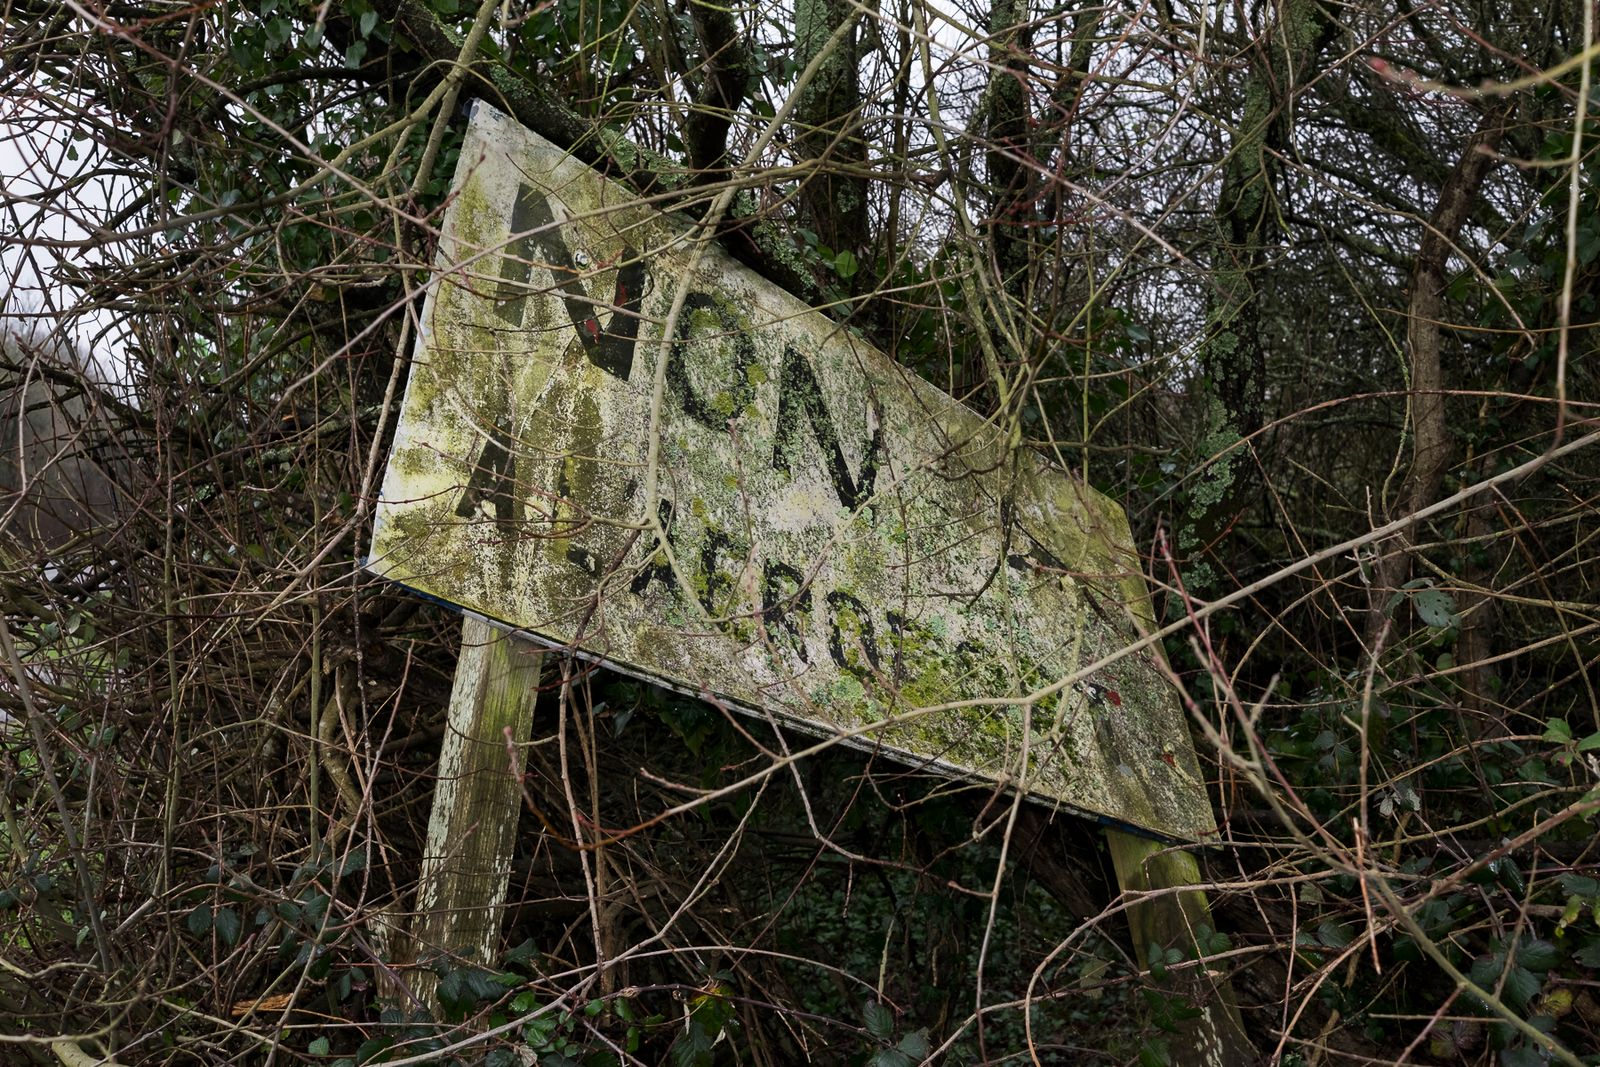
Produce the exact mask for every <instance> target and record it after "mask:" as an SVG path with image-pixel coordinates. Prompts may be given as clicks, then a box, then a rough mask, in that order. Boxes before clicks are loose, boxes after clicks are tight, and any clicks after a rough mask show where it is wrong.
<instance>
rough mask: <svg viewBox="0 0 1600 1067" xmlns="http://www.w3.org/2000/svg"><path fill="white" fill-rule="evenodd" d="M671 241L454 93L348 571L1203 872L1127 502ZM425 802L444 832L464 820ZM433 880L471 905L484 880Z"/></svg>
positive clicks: (664, 228) (1205, 1024)
mask: <svg viewBox="0 0 1600 1067" xmlns="http://www.w3.org/2000/svg"><path fill="white" fill-rule="evenodd" d="M687 234H688V231H687V230H686V226H685V223H684V222H683V221H682V220H681V219H677V218H674V217H671V216H668V215H664V214H662V213H660V212H659V211H656V210H654V209H653V208H651V207H649V206H648V205H646V204H643V203H641V202H639V201H638V200H636V199H635V198H633V197H632V196H631V195H629V194H628V193H627V192H625V191H624V190H622V189H620V188H619V187H618V186H617V185H615V184H614V183H611V182H608V181H607V180H605V179H604V178H602V177H601V176H600V175H599V174H598V173H596V172H595V171H593V170H591V169H590V168H588V167H586V166H584V165H583V164H581V163H580V162H578V161H577V160H575V159H573V158H571V157H570V156H569V155H567V154H566V153H564V152H563V151H561V150H560V149H559V148H557V147H556V146H555V145H552V144H550V143H549V142H547V141H545V140H543V139H542V138H540V137H538V136H537V135H535V134H533V133H531V132H529V131H527V130H525V129H523V128H521V127H520V126H518V125H517V124H516V123H515V122H513V121H512V120H511V119H509V118H507V117H506V116H504V115H501V114H499V113H498V112H496V111H494V110H493V109H492V108H489V107H487V106H485V105H483V104H481V103H480V104H478V105H476V106H475V108H474V111H473V117H472V122H471V125H470V127H469V129H468V131H467V136H466V138H465V141H464V143H463V146H462V149H461V154H460V163H459V165H458V168H457V172H456V176H455V180H454V184H453V186H452V195H451V201H450V206H449V208H448V210H447V212H446V214H445V218H444V223H443V239H442V240H441V242H440V248H439V261H438V273H437V275H436V280H435V283H434V285H433V287H432V289H431V290H430V292H429V296H428V302H427V307H426V308H425V310H424V313H423V318H424V324H423V331H424V332H423V338H422V347H421V350H420V352H419V355H418V358H417V359H416V361H415V363H414V365H413V369H412V374H411V378H410V381H409V384H408V386H407V392H406V400H405V405H404V409H403V411H402V415H401V419H400V423H399V426H398V428H397V430H396V436H395V444H394V450H393V453H392V455H391V458H390V462H389V467H388V471H387V475H386V479H385V482H384V489H383V498H382V500H381V501H380V503H379V506H378V509H377V518H376V524H375V529H374V533H373V547H372V556H371V558H370V560H369V561H368V566H369V567H370V568H371V569H373V570H374V571H376V572H377V573H379V574H383V575H385V576H387V577H389V578H392V579H394V580H395V581H398V582H402V583H404V584H406V585H408V586H410V587H413V588H415V589H418V590H420V591H422V592H425V593H427V594H429V595H431V596H434V597H437V598H439V599H442V600H445V601H448V602H450V603H453V604H457V605H460V606H462V607H464V608H465V609H467V610H468V611H469V612H472V613H475V614H477V615H480V616H483V617H486V618H490V619H494V620H498V621H500V622H502V623H504V624H506V625H507V626H509V627H511V628H514V629H516V630H518V631H519V632H522V633H526V634H528V635H530V636H532V637H534V638H536V639H537V640H540V641H544V642H546V643H548V644H550V645H552V646H555V647H560V648H563V649H569V650H572V651H574V652H576V653H578V654H580V655H585V656H590V657H593V658H597V659H602V660H604V661H605V662H607V663H610V664H613V665H615V666H617V667H619V668H621V669H623V670H626V671H628V672H630V673H632V674H634V675H636V676H640V677H643V678H647V679H650V680H652V681H655V682H657V683H659V684H662V685H667V686H672V687H675V688H678V689H680V690H682V691H685V692H688V693H691V694H703V695H708V696H714V697H715V698H716V699H717V700H718V701H719V702H720V703H721V704H723V705H724V706H727V707H731V708H735V709H739V710H746V711H750V712H752V713H757V714H763V715H772V716H776V717H777V718H779V719H780V720H782V721H783V722H785V723H787V724H788V725H790V726H792V727H794V728H795V729H798V730H801V731H805V732H808V733H811V734H813V735H815V736H820V737H823V738H827V739H837V740H838V741H839V742H840V743H844V744H852V745H857V746H860V747H867V748H871V749H873V750H874V751H877V752H882V753H885V754H888V755H893V756H896V757H898V758H900V759H903V760H905V761H907V762H910V763H913V764H916V765H920V766H925V767H933V768H937V769H939V770H941V771H943V772H945V773H948V774H950V775H952V776H959V777H964V778H969V779H973V780H977V781H988V782H996V783H1000V784H1002V785H1003V786H1005V787H1007V788H1015V789H1018V790H1020V791H1022V792H1023V793H1024V794H1026V795H1028V796H1031V797H1035V798H1038V799H1041V800H1044V801H1047V802H1048V803H1050V804H1051V805H1053V806H1057V807H1061V808H1065V809H1067V810H1070V811H1072V812H1074V813H1076V814H1079V815H1083V816H1087V817H1089V818H1092V819H1096V820H1098V821H1099V822H1101V823H1102V824H1104V825H1106V826H1108V827H1109V828H1110V832H1111V838H1110V841H1111V849H1112V853H1113V855H1114V857H1115V859H1116V866H1117V872H1118V878H1119V881H1120V882H1121V883H1122V885H1123V886H1124V888H1125V889H1130V890H1135V891H1145V890H1162V889H1170V888H1175V887H1179V886H1183V885H1193V884H1195V883H1196V881H1197V873H1198V872H1197V870H1196V868H1195V864H1194V860H1193V857H1192V856H1188V855H1185V854H1183V853H1181V852H1161V851H1160V849H1159V848H1158V846H1157V845H1156V844H1155V842H1154V841H1153V840H1150V839H1149V838H1157V839H1162V840H1166V841H1171V842H1193V843H1197V844H1203V843H1204V842H1205V841H1207V840H1208V839H1209V838H1210V837H1211V836H1212V835H1214V834H1215V831H1216V823H1215V817H1214V816H1213V814H1212V811H1211V806H1210V801H1209V799H1208V797H1207V795H1206V791H1205V786H1204V783H1203V781H1202V780H1201V777H1200V775H1201V771H1200V766H1199V762H1198V760H1197V759H1196V757H1195V753H1194V747H1193V743H1192V741H1191V739H1190V736H1189V732H1188V724H1187V722H1186V721H1185V719H1184V716H1183V712H1182V709H1181V708H1180V707H1179V706H1178V703H1177V700H1176V697H1175V694H1174V693H1173V692H1172V690H1171V688H1170V686H1169V685H1168V683H1167V681H1166V679H1165V677H1164V675H1163V674H1162V673H1161V671H1159V670H1158V669H1157V665H1156V663H1155V662H1154V661H1153V660H1152V659H1151V658H1150V656H1151V653H1150V652H1129V651H1128V650H1129V649H1130V648H1131V647H1133V646H1134V645H1135V643H1136V641H1137V638H1138V634H1139V632H1140V630H1141V627H1147V626H1148V623H1149V616H1148V612H1149V607H1148V596H1147V591H1146V589H1145V585H1144V580H1143V578H1142V576H1141V574H1140V570H1139V567H1138V560H1137V557H1136V556H1135V554H1134V552H1133V548H1132V544H1131V537H1130V534H1129V531H1128V523H1127V519H1126V517H1125V516H1124V515H1123V513H1122V510H1121V508H1120V507H1118V506H1117V505H1116V504H1115V503H1114V502H1112V501H1110V500H1108V499H1107V498H1105V497H1104V496H1102V495H1100V494H1099V493H1097V492H1095V491H1094V490H1093V489H1092V488H1090V487H1088V486H1087V485H1085V484H1084V483H1083V482H1082V481H1080V480H1078V479H1075V478H1073V477H1071V476H1069V475H1067V474H1066V473H1064V472H1062V471H1060V470H1057V469H1055V468H1052V467H1050V466H1049V465H1048V464H1047V463H1045V462H1044V461H1043V460H1042V459H1041V458H1040V457H1038V456H1037V455H1035V454H1034V453H1033V452H1031V451H1030V450H1027V449H1024V448H1020V447H1018V446H1017V445H1016V443H1015V442H1014V441H1013V440H1011V439H1010V438H1009V436H1008V435H1007V434H1006V433H1005V432H1003V431H1002V430H1000V429H997V428H996V427H995V426H994V425H992V424H991V423H990V422H988V421H986V420H984V419H983V418H981V417H979V416H978V415H977V414H976V413H975V412H973V411H971V410H970V409H968V408H965V407H963V406H962V405H961V404H959V403H957V402H956V401H954V400H952V399H951V398H950V397H949V396H947V395H946V394H944V393H942V392H940V391H939V390H938V389H936V388H934V387H933V386H932V385H930V384H928V383H927V382H925V381H923V380H921V379H920V378H918V377H916V376H915V375H914V374H912V373H910V372H909V371H907V370H906V369H905V368H903V367H901V366H899V365H897V364H896V363H895V362H894V361H893V360H891V359H889V358H888V357H887V356H885V355H884V354H883V353H881V352H879V351H877V350H876V349H874V348H872V347H871V346H870V345H868V344H866V343H865V342H864V341H862V340H860V339H859V338H857V337H855V336H854V335H853V334H851V333H850V332H848V331H847V330H845V329H844V328H842V327H840V326H839V325H838V324H837V323H835V322H833V321H831V320H830V319H828V318H827V317H826V316H824V315H822V314H821V313H819V312H817V311H815V310H813V309H811V308H809V307H807V306H806V305H805V304H803V303H801V302H800V301H798V300H797V299H795V298H794V297H793V296H791V295H789V294H788V293H786V292H784V291H782V290H781V289H778V288H777V287H775V286H773V285H772V284H771V283H769V282H766V281H765V280H763V279H761V278H760V277H758V276H757V275H755V274H754V273H752V272H751V271H749V270H747V269H745V268H744V267H742V266H740V265H739V264H737V263H736V262H735V261H734V260H733V259H732V258H731V257H730V256H728V255H727V254H725V253H724V252H722V251H721V250H720V249H718V248H715V247H710V248H705V247H696V246H695V245H694V244H693V240H692V238H690V237H688V236H687ZM647 494H650V496H649V497H648V498H647ZM457 682H458V686H459V685H461V684H462V677H461V675H458V678H457ZM530 688H531V687H530ZM497 714H499V713H497ZM508 714H509V713H508ZM500 721H501V720H500V719H495V722H496V723H499V722H500ZM496 728H497V729H498V726H496ZM460 733H461V734H462V736H466V735H467V734H468V733H469V731H467V730H465V729H463V730H461V731H460ZM480 736H481V735H480ZM501 745H502V746H503V740H502V741H501ZM491 747H492V746H491ZM485 758H486V759H487V757H485ZM502 759H503V753H502ZM490 762H493V761H490ZM502 766H504V764H503V763H502ZM513 781H514V779H513V778H512V776H511V775H509V774H507V775H505V776H504V779H503V780H502V782H503V783H506V782H513ZM444 796H445V794H443V793H441V797H442V798H443V797H444ZM509 796H510V793H509V791H507V792H506V793H505V794H504V796H503V797H502V799H503V800H504V799H506V798H508V797H509ZM502 810H504V809H502ZM435 815H436V818H437V819H448V820H452V821H447V822H440V823H436V826H437V827H438V828H439V833H440V834H441V835H442V837H441V840H453V831H452V830H451V829H450V827H453V826H458V825H465V826H476V825H481V822H475V821H474V820H481V816H480V815H478V814H474V813H473V812H472V811H471V810H469V811H467V812H466V813H464V814H460V815H451V816H444V815H441V814H440V813H439V811H438V809H437V808H436V810H435ZM461 820H464V822H463V821H461ZM510 822H511V819H510V817H509V816H508V817H507V819H506V823H507V825H509V824H510ZM1123 831H1129V832H1127V833H1124V832H1123ZM1135 835H1147V836H1135ZM433 838H434V835H433V834H431V833H430V840H433ZM510 844H511V839H510V838H500V839H498V844H497V845H495V846H494V848H496V849H499V850H500V852H499V853H496V854H497V855H501V854H508V850H509V848H510ZM490 851H493V849H491V850H490ZM431 852H432V846H430V854H431ZM442 866H443V867H444V868H446V869H447V868H448V867H449V864H448V863H443V864H442ZM486 869H487V868H486ZM495 869H501V868H495ZM500 884H503V882H502V883H500ZM473 887H476V888H473ZM459 892H460V893H464V894H475V895H476V896H475V897H474V899H473V900H468V899H466V898H464V897H462V896H457V898H456V904H457V905H458V906H466V907H469V908H471V909H473V911H474V914H477V913H480V912H485V911H486V910H489V911H492V908H487V907H486V906H485V905H484V903H483V902H484V901H485V900H487V899H488V897H487V895H486V894H487V893H488V892H489V886H488V883H487V882H472V881H468V880H464V881H463V882H462V887H461V889H460V890H459ZM425 893H428V894H433V893H436V890H434V889H431V888H429V889H425ZM440 899H442V898H440V897H437V896H429V897H427V900H429V901H438V900H440ZM496 902H497V901H496ZM438 910H439V908H438V907H431V908H430V909H429V914H430V915H431V914H432V913H433V912H434V911H438ZM1131 918H1132V922H1131V925H1132V927H1133V931H1134V940H1135V946H1134V947H1135V950H1136V952H1137V955H1138V958H1140V959H1141V960H1143V959H1146V958H1147V953H1148V951H1149V946H1150V945H1152V944H1155V945H1158V946H1160V948H1161V950H1162V952H1163V953H1164V952H1165V950H1166V949H1167V948H1169V947H1180V948H1186V947H1188V946H1192V945H1193V944H1194V943H1195V933H1196V930H1197V928H1198V926H1199V925H1201V924H1202V923H1203V922H1204V919H1205V900H1204V895H1203V894H1202V893H1200V892H1199V891H1197V890H1189V891H1183V892H1173V893H1161V892H1156V893H1153V894H1152V895H1150V896H1149V897H1148V898H1147V899H1144V900H1143V901H1142V902H1141V903H1139V904H1138V905H1137V906H1136V907H1134V908H1133V909H1132V915H1131ZM430 921H432V920H431V919H426V920H425V921H424V926H425V925H426V923H427V922H430ZM439 936H440V938H441V939H445V937H446V935H442V934H441V935H439ZM449 936H450V937H454V936H455V935H454V934H452V935H449ZM486 938H487V940H485V939H486ZM468 940H471V941H472V945H473V946H476V947H475V949H474V950H475V951H478V952H480V954H481V953H483V952H487V951H488V948H490V947H492V934H491V933H490V932H486V931H485V929H484V928H483V927H481V926H478V927H474V928H473V930H472V932H471V935H470V938H468ZM1164 958H1165V957H1164V956H1163V961H1164ZM1182 973H1183V974H1184V975H1185V977H1184V978H1182V979H1181V980H1180V981H1179V982H1178V983H1177V984H1174V985H1172V986H1170V987H1169V988H1172V989H1173V990H1174V991H1175V992H1176V993H1178V994H1181V995H1184V996H1187V997H1190V998H1191V999H1193V1000H1194V1001H1197V1002H1199V1003H1200V1006H1201V1011H1200V1012H1199V1013H1198V1015H1197V1016H1196V1017H1195V1018H1193V1019H1191V1020H1189V1021H1188V1022H1187V1023H1185V1024H1184V1026H1185V1027H1186V1028H1185V1029H1182V1030H1181V1032H1180V1033H1179V1034H1178V1035H1177V1036H1176V1037H1175V1038H1174V1040H1173V1041H1172V1047H1171V1058H1172V1061H1173V1062H1174V1063H1175V1064H1180V1065H1190V1064H1193V1065H1200V1064H1205V1065H1207V1067H1211V1065H1217V1064H1224V1065H1231V1064H1242V1063H1245V1062H1248V1061H1249V1060H1250V1059H1252V1058H1253V1055H1252V1053H1251V1051H1250V1048H1249V1044H1248V1042H1247V1041H1246V1040H1245V1038H1244V1035H1243V1033H1242V1029H1241V1028H1240V1026H1239V1024H1238V1015H1237V1012H1236V1010H1235V1009H1234V1008H1233V1005H1232V1001H1231V999H1230V997H1229V995H1228V992H1227V989H1226V983H1225V982H1221V981H1219V980H1216V979H1214V978H1213V977H1212V976H1210V975H1209V974H1208V973H1207V972H1205V971H1204V970H1203V969H1200V968H1190V969H1187V970H1185V971H1183V972H1182Z"/></svg>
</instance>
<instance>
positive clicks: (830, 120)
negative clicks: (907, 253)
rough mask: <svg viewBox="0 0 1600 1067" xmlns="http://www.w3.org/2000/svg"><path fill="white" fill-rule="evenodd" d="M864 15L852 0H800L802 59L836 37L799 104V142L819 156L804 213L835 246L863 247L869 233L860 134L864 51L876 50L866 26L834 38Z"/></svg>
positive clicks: (805, 191) (797, 18) (803, 198)
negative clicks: (844, 27) (867, 38)
mask: <svg viewBox="0 0 1600 1067" xmlns="http://www.w3.org/2000/svg"><path fill="white" fill-rule="evenodd" d="M859 18H860V15H859V9H858V8H857V6H856V5H855V4H854V3H851V2H850V0H800V2H799V3H797V4H796V5H795V12H794V39H795V61H796V62H797V63H799V64H800V66H802V67H805V66H807V65H809V64H810V63H811V61H812V60H813V59H815V58H816V57H817V56H818V54H819V53H821V52H822V50H823V49H824V48H828V47H829V46H830V45H829V42H832V46H831V47H832V52H831V54H829V55H827V56H825V57H824V58H823V61H822V65H821V66H820V67H819V68H818V70H817V72H816V75H815V76H814V77H813V78H812V79H811V84H810V85H808V86H806V88H805V89H804V90H802V92H803V93H804V95H803V97H802V98H801V101H800V106H799V107H798V108H797V109H796V113H795V117H796V121H797V125H798V129H797V131H796V139H795V140H796V145H797V147H798V148H799V150H800V154H801V155H802V156H804V157H805V158H806V159H809V160H813V161H815V162H816V164H817V168H816V170H815V171H814V172H813V174H812V175H811V177H810V178H808V179H807V181H806V183H805V185H804V186H803V187H802V188H801V190H800V207H801V216H802V219H803V221H804V224H805V225H807V226H809V227H810V228H811V229H812V230H813V231H814V232H815V233H816V235H817V239H818V240H819V241H820V242H821V243H822V244H824V245H826V246H828V247H829V248H831V249H833V250H834V251H836V252H840V251H849V252H853V253H860V252H861V251H862V250H863V248H864V247H865V245H866V239H867V180H866V173H865V168H866V158H867V146H866V142H865V141H864V140H863V139H862V137H861V118H860V106H861V86H860V77H861V58H862V56H863V55H864V54H865V53H866V52H869V51H871V47H870V43H869V41H868V40H866V39H865V38H866V37H867V31H866V28H865V27H857V28H856V29H855V30H854V31H852V32H849V33H846V34H844V35H843V36H842V37H841V38H839V39H837V40H835V39H834V36H833V35H834V32H835V31H836V30H837V29H838V28H839V27H840V26H842V25H844V23H845V22H846V21H854V20H857V19H859Z"/></svg>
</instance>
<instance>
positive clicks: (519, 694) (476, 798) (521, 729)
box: [408, 615, 543, 1006]
mask: <svg viewBox="0 0 1600 1067" xmlns="http://www.w3.org/2000/svg"><path fill="white" fill-rule="evenodd" d="M542 658H543V653H542V652H541V651H540V650H539V649H538V648H536V647H535V646H533V645H530V644H526V643H524V642H519V641H517V640H516V639H515V638H512V637H510V636H508V635H507V634H505V633H502V632H501V631H500V630H497V629H496V628H495V627H493V626H491V625H490V624H489V623H487V622H484V621H483V620H481V619H477V618H474V617H472V616H470V615H469V616H467V617H466V618H465V619H463V620H462V625H461V658H460V660H459V662H458V663H457V665H456V676H455V685H454V687H453V688H452V690H451V693H450V713H449V718H448V720H447V722H446V725H445V732H444V741H443V743H442V744H441V745H440V749H439V772H438V778H439V781H438V784H437V785H436V786H435V787H434V793H433V812H432V814H431V815H430V816H429V819H428V839H427V844H426V845H425V846H424V849H423V856H422V874H421V881H420V884H419V888H418V890H417V915H416V918H415V919H414V920H413V923H412V931H411V957H412V959H413V960H414V961H415V962H417V963H418V964H422V965H423V966H419V967H417V968H415V969H414V970H413V972H412V973H413V975H414V977H413V978H412V979H410V980H409V982H408V984H409V986H410V989H411V992H412V994H413V995H415V996H416V997H417V998H418V999H419V1000H420V1001H421V1002H422V1003H424V1004H428V1005H429V1006H435V1005H434V992H435V989H436V985H437V979H436V977H435V976H434V975H433V974H432V973H431V972H430V971H428V970H427V968H426V964H428V963H429V961H430V960H432V959H434V958H437V957H439V956H441V955H444V956H448V957H449V958H450V960H451V961H452V962H453V963H454V964H455V965H457V966H468V965H475V966H479V967H487V966H489V965H490V964H492V963H493V962H494V954H495V948H496V944H497V942H498V941H499V939H500V909H501V907H502V905H504V903H505V899H506V883H507V882H508V881H509V879H510V877H511V854H512V850H513V849H514V848H515V847H516V842H517V823H518V816H519V815H520V814H521V811H522V786H521V781H520V776H521V774H522V769H523V766H524V765H525V762H526V758H527V749H526V747H525V746H526V742H527V740H528V734H529V732H530V731H531V730H532V727H533V706H534V702H535V700H536V698H537V696H538V691H539V664H540V660H541V659H542ZM508 729H509V730H510V732H511V739H512V740H513V741H515V742H516V748H515V751H514V752H508V751H507V750H506V731H507V730H508Z"/></svg>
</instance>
